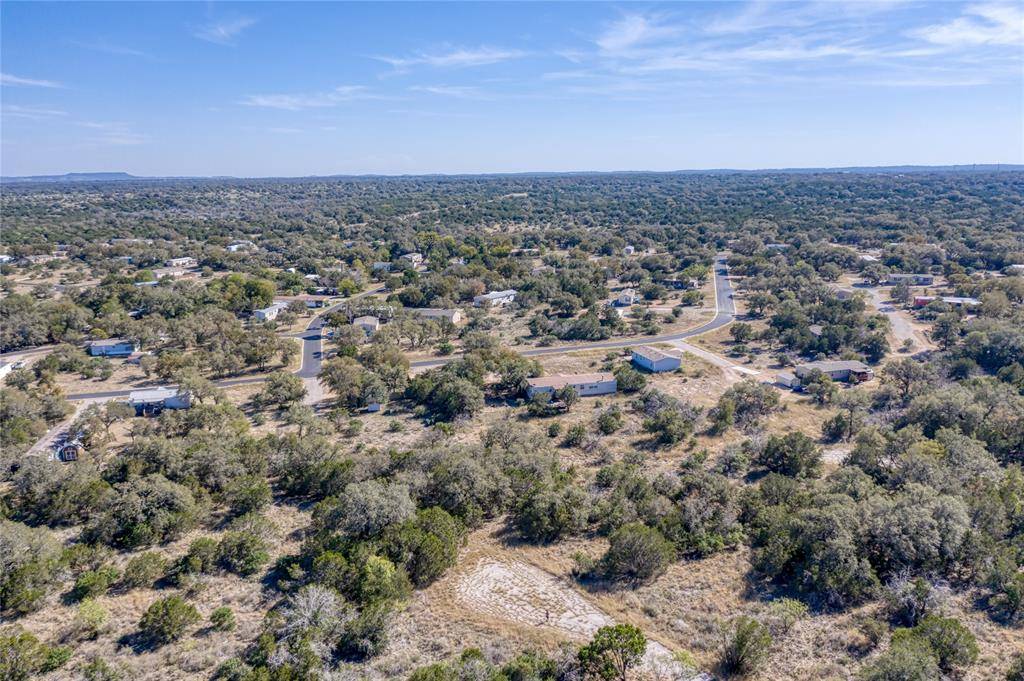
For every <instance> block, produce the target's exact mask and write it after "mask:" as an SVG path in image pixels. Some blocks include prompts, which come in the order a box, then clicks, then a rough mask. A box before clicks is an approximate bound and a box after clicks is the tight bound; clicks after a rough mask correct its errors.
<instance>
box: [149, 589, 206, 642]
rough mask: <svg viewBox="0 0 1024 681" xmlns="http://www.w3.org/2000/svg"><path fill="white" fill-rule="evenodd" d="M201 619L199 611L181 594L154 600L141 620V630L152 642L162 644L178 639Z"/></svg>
mask: <svg viewBox="0 0 1024 681" xmlns="http://www.w3.org/2000/svg"><path fill="white" fill-rule="evenodd" d="M199 620H200V617H199V611H198V610H196V609H195V608H194V607H193V606H192V605H190V604H189V603H186V602H185V601H184V600H183V599H182V598H181V597H180V596H168V597H167V598H161V599H160V600H158V601H154V602H153V603H152V604H151V605H150V606H149V608H147V609H146V612H145V614H144V615H143V616H142V619H141V620H140V621H139V630H140V632H141V633H142V635H143V637H145V638H146V639H147V640H149V641H150V642H152V643H154V644H156V645H161V644H164V643H170V642H171V641H176V640H178V639H179V638H181V637H182V636H184V635H185V631H186V630H187V629H188V628H189V627H190V626H192V625H193V624H195V623H196V622H198V621H199Z"/></svg>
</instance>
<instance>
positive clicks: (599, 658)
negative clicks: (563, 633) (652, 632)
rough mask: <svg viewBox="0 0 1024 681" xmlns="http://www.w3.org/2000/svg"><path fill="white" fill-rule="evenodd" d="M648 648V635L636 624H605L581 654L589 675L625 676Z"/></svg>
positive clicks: (601, 676)
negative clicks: (635, 625)
mask: <svg viewBox="0 0 1024 681" xmlns="http://www.w3.org/2000/svg"><path fill="white" fill-rule="evenodd" d="M645 650H647V638H646V637H645V636H644V634H643V632H642V631H640V630H639V629H638V628H636V627H634V626H633V625H632V624H616V625H613V626H607V627H601V628H600V629H598V630H597V632H596V633H595V634H594V638H593V639H591V641H590V643H588V644H587V645H585V646H583V647H582V648H580V650H579V653H578V654H577V659H578V660H579V663H580V667H581V668H582V669H583V672H584V673H585V674H586V675H587V676H591V677H596V678H601V679H616V678H618V679H625V678H626V673H627V672H628V671H629V670H630V669H632V668H633V667H635V666H637V665H638V664H639V663H640V660H641V659H642V658H643V656H644V651H645Z"/></svg>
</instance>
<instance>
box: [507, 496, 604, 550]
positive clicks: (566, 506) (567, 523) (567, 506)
mask: <svg viewBox="0 0 1024 681" xmlns="http://www.w3.org/2000/svg"><path fill="white" fill-rule="evenodd" d="M589 501H590V500H589V498H588V497H587V495H586V493H585V492H583V491H582V490H580V489H579V488H577V487H573V486H567V487H563V488H562V489H557V490H556V489H550V488H549V487H542V488H540V489H537V490H535V491H534V492H533V493H532V494H531V495H530V496H528V497H527V498H526V499H525V500H523V502H522V503H521V504H519V505H518V506H517V507H516V508H515V510H514V511H513V513H512V522H513V523H514V524H515V526H516V528H517V529H518V530H519V533H520V534H521V535H522V536H523V537H524V538H526V539H527V540H529V541H534V542H551V541H555V540H556V539H560V538H562V537H565V536H568V535H571V534H576V533H578V532H580V531H582V530H583V529H584V528H585V527H586V525H587V515H588V513H589V510H590V508H589V507H590V504H589Z"/></svg>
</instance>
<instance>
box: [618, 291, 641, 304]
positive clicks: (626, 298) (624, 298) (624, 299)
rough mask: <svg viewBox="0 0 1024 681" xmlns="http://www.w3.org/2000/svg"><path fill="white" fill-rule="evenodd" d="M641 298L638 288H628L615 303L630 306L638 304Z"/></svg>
mask: <svg viewBox="0 0 1024 681" xmlns="http://www.w3.org/2000/svg"><path fill="white" fill-rule="evenodd" d="M639 300H640V296H639V295H637V292H636V289H631V288H627V289H625V290H624V291H622V292H621V293H620V294H619V297H618V298H616V299H615V304H616V305H618V306H619V307H629V306H630V305H636V304H637V302H638V301H639Z"/></svg>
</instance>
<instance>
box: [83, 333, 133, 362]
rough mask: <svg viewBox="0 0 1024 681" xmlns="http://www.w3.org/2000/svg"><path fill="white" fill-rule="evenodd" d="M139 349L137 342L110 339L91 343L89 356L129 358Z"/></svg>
mask: <svg viewBox="0 0 1024 681" xmlns="http://www.w3.org/2000/svg"><path fill="white" fill-rule="evenodd" d="M137 349H138V347H137V346H136V345H135V341H131V340H125V339H124V338H108V339H106V340H96V341H92V342H91V343H89V354H90V355H92V356H93V357H127V356H128V355H130V354H132V353H133V352H135V351H136V350H137Z"/></svg>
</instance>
